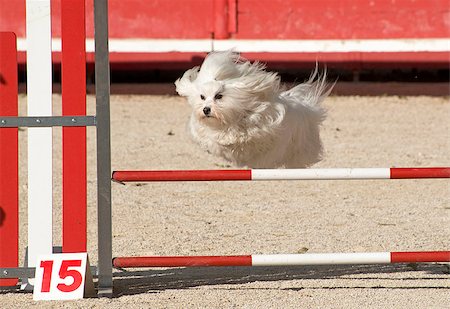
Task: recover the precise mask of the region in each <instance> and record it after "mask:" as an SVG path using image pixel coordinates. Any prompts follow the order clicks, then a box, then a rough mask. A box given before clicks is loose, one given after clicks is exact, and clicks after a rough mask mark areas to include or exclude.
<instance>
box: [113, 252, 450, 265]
mask: <svg viewBox="0 0 450 309" xmlns="http://www.w3.org/2000/svg"><path fill="white" fill-rule="evenodd" d="M433 262H450V251H417V252H372V253H312V254H268V255H265V254H258V255H234V256H148V257H116V258H114V259H113V266H114V267H118V268H135V267H136V268H138V267H207V266H300V265H338V264H340V265H342V264H347V265H356V264H392V263H433Z"/></svg>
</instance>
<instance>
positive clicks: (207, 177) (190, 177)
mask: <svg viewBox="0 0 450 309" xmlns="http://www.w3.org/2000/svg"><path fill="white" fill-rule="evenodd" d="M416 178H450V167H420V168H407V167H404V168H316V169H314V168H311V169H248V170H165V171H164V170H160V171H115V172H113V174H112V179H113V180H114V181H118V182H150V181H238V180H315V179H321V180H344V179H346V180H350V179H416Z"/></svg>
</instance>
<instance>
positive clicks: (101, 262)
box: [94, 0, 113, 297]
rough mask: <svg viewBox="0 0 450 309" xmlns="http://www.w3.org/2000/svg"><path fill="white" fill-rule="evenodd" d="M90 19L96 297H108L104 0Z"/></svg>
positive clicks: (110, 288)
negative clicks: (94, 128)
mask: <svg viewBox="0 0 450 309" xmlns="http://www.w3.org/2000/svg"><path fill="white" fill-rule="evenodd" d="M94 19H95V22H94V24H95V92H96V114H97V115H96V119H97V182H98V184H97V203H98V205H97V207H98V213H97V216H98V217H97V220H98V296H99V297H112V293H113V282H112V212H111V136H110V108H109V94H110V91H109V90H110V88H109V87H110V85H109V83H110V76H109V50H108V1H107V0H95V2H94Z"/></svg>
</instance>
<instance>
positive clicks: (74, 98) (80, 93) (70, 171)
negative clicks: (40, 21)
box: [61, 0, 87, 252]
mask: <svg viewBox="0 0 450 309" xmlns="http://www.w3.org/2000/svg"><path fill="white" fill-rule="evenodd" d="M85 28H86V26H85V0H70V1H62V2H61V41H62V60H61V84H62V89H61V93H62V114H63V116H85V115H86V48H85V45H86V30H85ZM62 133H63V135H62V136H63V141H62V142H63V154H62V157H63V168H62V171H63V223H62V228H63V229H62V230H63V233H62V234H63V239H62V249H63V252H86V251H87V248H86V246H87V236H86V234H87V227H86V218H87V197H86V195H87V183H86V127H63V129H62Z"/></svg>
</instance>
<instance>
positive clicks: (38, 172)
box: [26, 0, 53, 267]
mask: <svg viewBox="0 0 450 309" xmlns="http://www.w3.org/2000/svg"><path fill="white" fill-rule="evenodd" d="M26 32H27V92H28V116H51V115H52V56H51V16H50V0H27V1H26ZM52 195H53V194H52V128H29V129H28V261H27V262H28V267H35V263H36V260H37V257H38V256H39V255H42V254H50V253H52Z"/></svg>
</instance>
